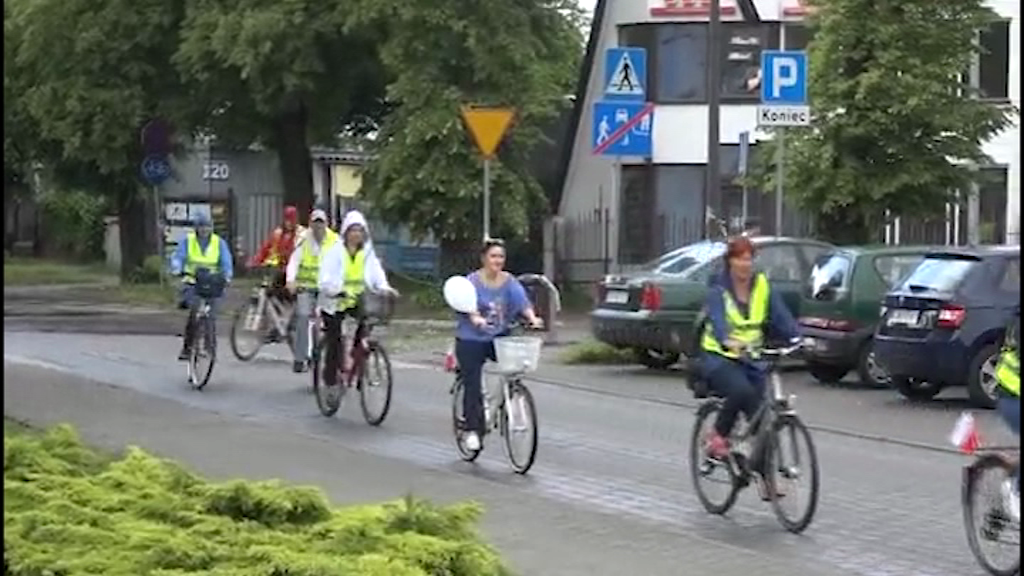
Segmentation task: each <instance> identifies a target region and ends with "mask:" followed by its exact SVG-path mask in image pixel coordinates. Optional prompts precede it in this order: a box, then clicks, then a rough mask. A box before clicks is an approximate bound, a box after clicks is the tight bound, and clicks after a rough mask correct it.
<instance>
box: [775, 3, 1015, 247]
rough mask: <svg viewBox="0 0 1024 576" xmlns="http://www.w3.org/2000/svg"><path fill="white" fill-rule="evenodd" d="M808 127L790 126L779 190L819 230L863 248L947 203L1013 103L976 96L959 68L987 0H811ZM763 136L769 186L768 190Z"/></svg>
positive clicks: (972, 49)
mask: <svg viewBox="0 0 1024 576" xmlns="http://www.w3.org/2000/svg"><path fill="white" fill-rule="evenodd" d="M813 4H814V6H815V8H816V9H817V10H816V13H815V14H814V16H813V17H812V18H811V21H810V25H811V27H812V30H813V32H814V39H813V41H812V42H811V44H810V47H809V53H810V54H809V55H810V79H809V92H810V101H811V106H812V110H813V114H814V118H813V123H812V126H810V127H808V128H789V129H787V135H786V156H785V158H786V164H785V169H786V170H785V173H786V178H785V188H786V191H787V193H788V194H789V195H790V196H791V197H793V198H794V199H796V201H797V204H798V205H799V206H800V207H801V208H804V209H806V210H808V211H810V212H812V213H815V214H818V215H820V216H819V219H818V224H819V230H820V231H821V233H822V234H823V236H825V237H827V238H830V239H832V240H834V241H837V242H843V243H864V242H869V241H871V240H872V239H873V234H872V232H873V231H876V230H878V228H879V225H881V224H882V223H884V218H885V211H886V210H888V211H889V212H890V215H891V216H892V217H896V216H900V215H910V214H914V215H926V214H934V213H937V212H938V211H940V210H942V208H943V206H944V204H945V202H946V201H947V199H948V198H949V196H950V194H951V193H953V192H954V191H956V190H965V189H967V187H968V186H970V184H971V181H972V178H973V171H972V167H971V166H972V164H985V163H986V162H988V161H989V158H988V157H987V156H986V155H985V154H984V152H983V150H982V144H983V143H984V142H985V141H986V140H988V139H990V138H991V137H992V136H994V135H996V134H998V133H999V132H1000V131H1002V130H1003V129H1005V128H1006V127H1008V126H1009V124H1010V121H1011V115H1012V112H1013V111H1012V110H1009V109H1008V108H1007V107H1005V106H997V105H993V104H991V103H986V102H982V101H979V100H978V99H976V98H973V96H974V94H973V91H972V89H971V88H969V87H968V86H966V85H965V84H964V83H963V81H962V80H963V78H964V75H963V72H964V71H965V70H967V69H968V68H969V66H970V64H971V61H972V60H973V58H974V57H975V55H976V54H977V53H978V51H979V47H978V46H977V31H978V30H980V29H981V28H982V27H984V26H985V25H986V24H987V23H988V22H989V21H990V20H991V19H992V18H993V14H992V13H991V12H990V11H989V9H987V8H986V7H985V6H984V2H983V0H893V1H889V2H878V1H877V0H814V1H813ZM774 148H775V144H774V143H768V145H767V151H766V152H767V153H766V154H762V155H761V158H762V159H765V160H767V166H763V168H764V170H763V172H762V183H763V184H765V185H766V186H765V189H771V188H773V187H774V181H773V180H774V166H773V163H774V159H775V150H774Z"/></svg>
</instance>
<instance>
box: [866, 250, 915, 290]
mask: <svg viewBox="0 0 1024 576" xmlns="http://www.w3.org/2000/svg"><path fill="white" fill-rule="evenodd" d="M922 260H924V254H900V255H893V256H878V257H877V258H875V262H874V265H875V272H877V273H878V277H879V278H880V279H881V280H882V282H884V283H885V285H886V286H887V287H888V288H892V287H894V286H896V285H897V284H899V283H900V281H901V280H903V279H904V278H906V277H907V276H908V275H909V274H910V273H911V272H913V271H914V269H915V268H917V265H918V264H920V263H921V261H922Z"/></svg>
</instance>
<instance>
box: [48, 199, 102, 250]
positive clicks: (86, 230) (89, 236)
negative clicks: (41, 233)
mask: <svg viewBox="0 0 1024 576" xmlns="http://www.w3.org/2000/svg"><path fill="white" fill-rule="evenodd" d="M40 208H41V211H42V222H43V226H44V228H45V231H46V236H47V238H48V239H49V241H50V243H51V247H52V248H54V249H56V250H57V251H58V253H60V254H61V255H64V256H69V257H72V258H76V259H79V260H96V259H100V258H102V257H103V238H104V234H105V227H104V224H103V217H104V216H105V215H106V213H107V202H106V200H105V199H104V198H103V197H102V196H100V195H98V194H90V193H89V192H84V191H81V190H70V191H68V190H52V191H47V192H44V193H43V194H41V195H40Z"/></svg>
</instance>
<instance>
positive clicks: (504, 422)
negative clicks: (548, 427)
mask: <svg viewBox="0 0 1024 576" xmlns="http://www.w3.org/2000/svg"><path fill="white" fill-rule="evenodd" d="M500 418H501V422H500V425H501V429H500V430H501V435H502V437H503V438H504V439H505V454H506V455H507V456H508V461H509V464H511V465H512V469H513V470H515V472H516V474H526V473H527V472H529V471H530V467H532V466H533V462H534V460H536V458H537V429H538V426H537V407H536V405H535V404H534V402H533V394H531V393H530V389H529V388H527V387H526V385H525V384H523V382H522V381H521V380H513V381H512V382H509V383H508V404H506V405H505V406H504V407H503V409H502V410H501V415H500Z"/></svg>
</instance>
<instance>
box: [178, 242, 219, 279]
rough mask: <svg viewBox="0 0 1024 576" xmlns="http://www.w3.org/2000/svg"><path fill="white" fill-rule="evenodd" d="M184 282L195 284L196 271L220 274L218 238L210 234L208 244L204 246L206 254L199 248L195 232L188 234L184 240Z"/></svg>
mask: <svg viewBox="0 0 1024 576" xmlns="http://www.w3.org/2000/svg"><path fill="white" fill-rule="evenodd" d="M185 242H186V244H185V282H186V283H188V284H195V282H196V270H197V269H199V268H208V269H209V270H210V272H213V273H215V274H216V273H218V272H220V236H217V235H216V234H213V233H211V234H210V243H209V244H208V245H207V246H206V253H203V249H202V248H201V247H200V246H199V236H196V233H195V232H189V233H188V236H186V238H185Z"/></svg>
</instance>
